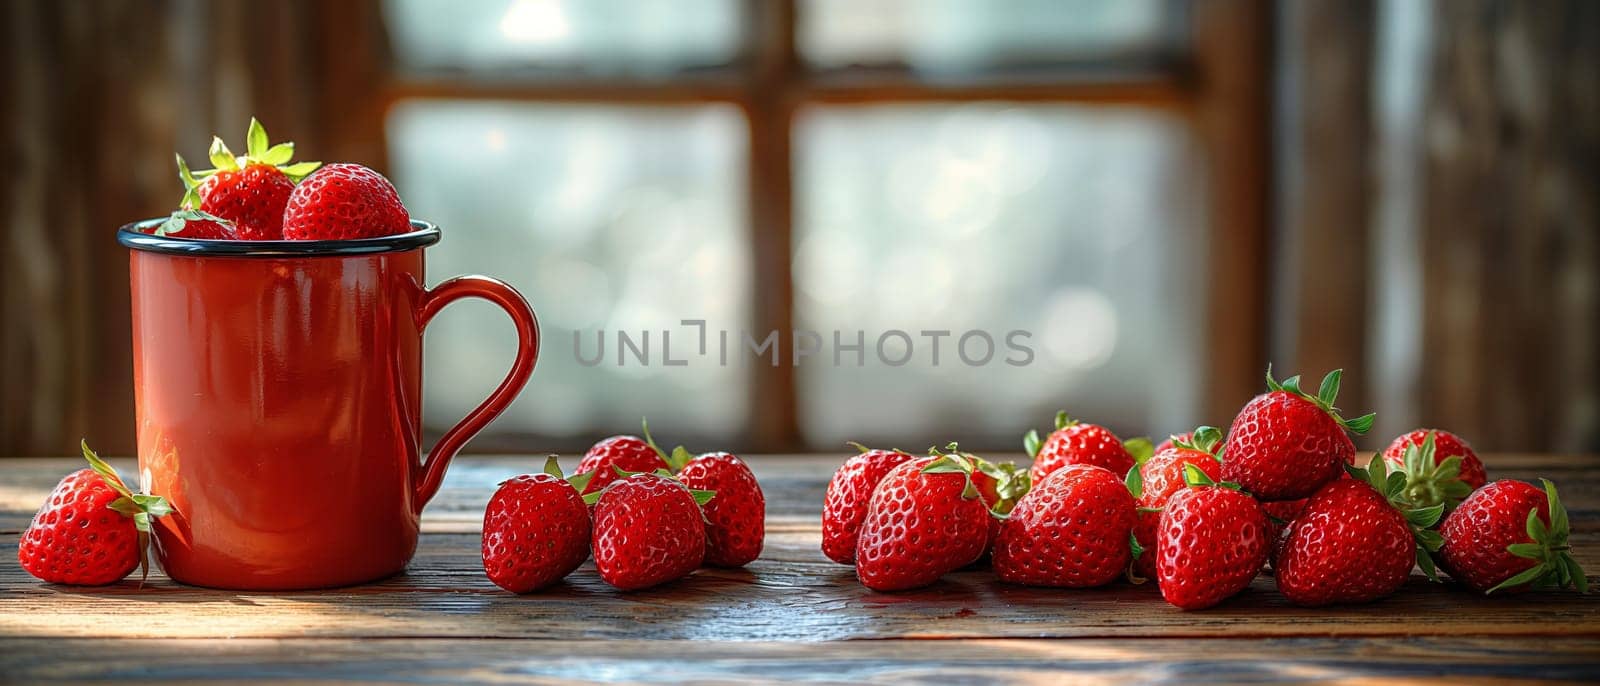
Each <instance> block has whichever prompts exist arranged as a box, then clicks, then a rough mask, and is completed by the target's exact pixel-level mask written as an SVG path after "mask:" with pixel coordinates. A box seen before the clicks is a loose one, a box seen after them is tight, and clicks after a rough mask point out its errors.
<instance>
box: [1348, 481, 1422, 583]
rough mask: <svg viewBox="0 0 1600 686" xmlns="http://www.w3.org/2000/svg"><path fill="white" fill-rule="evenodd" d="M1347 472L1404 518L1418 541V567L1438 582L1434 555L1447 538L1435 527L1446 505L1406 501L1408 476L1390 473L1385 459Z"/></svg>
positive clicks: (1413, 537)
mask: <svg viewBox="0 0 1600 686" xmlns="http://www.w3.org/2000/svg"><path fill="white" fill-rule="evenodd" d="M1430 459H1431V458H1430ZM1345 471H1346V472H1348V473H1349V474H1350V476H1351V477H1352V478H1354V479H1355V480H1357V481H1360V482H1362V483H1365V484H1367V485H1368V486H1371V487H1372V488H1373V489H1374V490H1376V491H1377V492H1378V494H1379V495H1382V496H1383V497H1384V499H1385V500H1387V501H1389V504H1390V505H1393V506H1394V508H1395V509H1397V510H1399V511H1400V514H1402V515H1405V518H1406V527H1407V528H1409V529H1411V537H1412V539H1414V540H1415V541H1416V554H1417V566H1418V567H1421V568H1422V573H1424V574H1427V575H1428V578H1429V579H1432V580H1434V581H1438V580H1439V572H1438V569H1437V568H1436V567H1435V566H1434V564H1433V553H1436V552H1438V551H1439V546H1441V545H1443V544H1444V537H1442V536H1440V535H1439V532H1437V531H1434V530H1433V527H1434V525H1436V524H1438V523H1439V518H1440V517H1442V516H1444V504H1443V503H1435V504H1433V505H1429V506H1422V505H1419V504H1416V503H1414V502H1412V501H1411V500H1410V499H1409V498H1407V497H1406V475H1405V473H1404V472H1400V471H1390V470H1389V464H1388V463H1387V462H1385V461H1384V459H1383V456H1382V455H1378V454H1374V455H1373V456H1372V459H1371V460H1370V461H1368V462H1367V466H1366V467H1357V466H1355V465H1345Z"/></svg>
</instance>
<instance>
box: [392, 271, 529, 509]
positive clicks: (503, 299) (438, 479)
mask: <svg viewBox="0 0 1600 686" xmlns="http://www.w3.org/2000/svg"><path fill="white" fill-rule="evenodd" d="M462 298H482V299H484V300H487V301H489V302H492V303H494V304H496V305H499V306H500V309H502V310H505V311H506V314H507V315H510V316H511V321H512V323H514V324H516V325H517V359H516V361H515V362H514V363H513V364H512V365H511V371H510V372H508V373H507V374H506V378H505V379H504V380H503V381H501V382H500V386H499V387H498V388H496V389H494V393H491V394H490V395H489V398H488V399H487V400H484V401H483V402H482V403H479V404H478V406H477V407H476V408H473V410H472V411H471V412H468V413H467V416H466V417H465V418H464V419H462V420H461V421H460V422H458V423H457V424H456V425H455V426H452V427H450V430H449V431H446V432H444V435H443V436H440V437H439V442H438V443H436V444H434V446H433V450H431V451H429V452H428V458H427V460H425V461H424V462H423V463H422V469H421V470H420V474H421V477H422V478H421V479H420V480H418V481H417V482H416V484H415V486H414V488H415V492H414V494H413V497H412V500H411V509H412V511H413V512H414V513H415V514H421V513H422V508H423V506H425V505H427V504H428V501H429V500H431V499H433V495H434V494H435V493H438V492H439V484H441V483H442V482H443V481H444V470H445V468H447V467H449V466H450V458H452V457H455V455H456V452H457V451H459V450H461V446H463V445H466V443H467V441H469V440H471V439H472V437H473V436H475V435H477V433H478V432H479V431H482V430H483V427H485V426H487V425H488V424H489V422H491V421H494V418H495V417H497V416H499V415H500V413H501V412H503V411H505V409H506V406H508V405H510V404H511V401H512V400H515V399H516V398H517V394H518V393H521V392H522V387H523V386H526V385H527V384H528V376H529V375H531V374H533V365H534V364H535V363H536V362H538V360H539V318H538V317H536V316H535V315H534V314H533V308H531V307H529V306H528V301H527V300H526V299H524V298H523V297H522V294H521V293H518V292H517V289H515V288H512V287H511V286H510V285H509V284H507V283H506V282H504V281H501V280H499V279H492V278H489V277H487V276H458V277H456V278H453V279H450V280H448V281H445V282H444V283H441V284H439V285H438V286H435V287H433V289H431V290H429V291H427V292H426V293H424V294H423V296H422V300H421V302H420V303H418V310H417V317H418V328H426V327H427V326H428V322H429V321H432V320H433V316H434V315H436V314H438V313H439V311H440V310H442V309H444V308H445V306H446V305H449V304H450V303H453V302H455V301H457V300H460V299H462Z"/></svg>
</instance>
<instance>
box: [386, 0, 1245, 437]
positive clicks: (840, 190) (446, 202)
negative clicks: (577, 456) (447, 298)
mask: <svg viewBox="0 0 1600 686" xmlns="http://www.w3.org/2000/svg"><path fill="white" fill-rule="evenodd" d="M385 14H386V17H387V19H388V23H389V28H390V32H391V38H392V42H393V44H394V50H395V54H396V56H397V63H398V67H397V70H398V71H397V74H396V76H395V79H394V80H393V84H392V86H391V87H390V90H391V97H390V105H389V109H388V116H387V131H386V133H387V136H388V140H389V150H390V167H391V171H392V176H393V177H394V179H395V181H396V183H397V185H398V186H399V187H400V190H401V192H402V194H403V195H404V197H406V199H407V202H408V204H409V205H410V206H411V209H412V210H413V212H414V213H415V214H416V215H418V216H420V217H425V218H428V219H430V220H433V221H436V222H438V223H440V224H441V225H442V226H444V227H445V229H446V239H445V241H444V242H443V243H442V244H441V245H440V246H438V247H437V248H435V249H434V250H433V252H432V253H430V255H431V260H432V263H431V265H430V273H431V274H432V275H433V276H434V278H442V277H444V276H448V275H451V274H455V273H463V272H469V271H472V272H483V273H489V274H493V275H496V276H499V277H501V278H505V279H506V280H508V281H510V282H512V283H513V284H514V285H516V286H517V287H519V288H520V289H522V290H523V292H524V293H525V294H527V295H528V297H529V300H530V301H531V302H532V303H533V304H534V306H535V308H536V309H538V311H539V313H540V315H541V318H542V320H543V333H544V336H545V341H546V349H545V352H544V355H543V356H542V358H541V360H540V363H539V368H538V371H537V373H536V374H535V377H534V381H533V383H532V384H531V385H530V387H529V391H528V392H527V393H525V394H524V395H523V397H522V398H521V399H520V400H519V401H518V402H517V403H516V404H515V405H513V407H512V410H511V411H510V412H508V414H507V415H506V416H505V417H503V418H502V419H501V420H499V421H498V422H497V424H496V425H495V427H494V428H492V429H491V431H492V432H496V433H497V434H499V435H501V436H502V437H506V436H509V437H510V441H512V442H514V441H516V440H517V437H519V436H521V437H524V438H526V437H539V438H540V440H541V441H542V442H541V445H547V444H548V445H567V444H570V445H577V444H579V443H581V442H582V441H584V440H587V439H589V438H592V437H594V436H597V435H602V434H607V433H614V432H616V431H619V430H627V429H630V428H631V427H633V426H635V424H636V422H637V420H638V417H639V416H640V415H645V414H648V415H650V418H651V420H652V423H653V424H654V425H656V426H658V427H671V429H670V433H671V434H672V435H673V436H674V437H675V438H676V437H684V438H686V439H694V438H702V437H705V438H709V437H717V438H719V439H720V441H721V443H722V444H724V445H727V444H729V442H730V441H740V440H741V439H742V443H740V445H741V446H742V447H748V448H757V449H769V450H771V449H798V448H801V447H804V446H832V445H837V444H838V443H839V442H840V441H842V440H845V439H858V440H864V441H879V442H887V443H893V444H896V445H901V447H905V448H908V449H909V448H916V449H920V448H922V447H925V446H924V445H920V444H918V443H916V441H923V442H927V441H935V440H938V441H943V440H948V439H949V438H954V437H961V438H963V440H967V441H969V442H971V443H975V444H976V445H978V446H979V447H985V446H987V447H995V446H1001V447H1013V446H1012V443H1014V442H1015V440H1016V436H1017V435H1019V434H1020V433H1021V431H1022V430H1023V429H1025V428H1026V427H1028V426H1031V425H1043V424H1044V423H1045V422H1046V421H1047V420H1048V417H1049V416H1050V415H1051V414H1053V412H1054V411H1055V410H1056V409H1058V408H1062V407H1065V408H1068V409H1069V410H1073V411H1074V412H1076V413H1080V414H1083V415H1085V416H1089V417H1094V418H1096V419H1098V420H1101V421H1104V422H1106V423H1109V424H1111V425H1112V426H1113V427H1114V428H1116V429H1118V430H1119V431H1122V432H1124V433H1128V434H1135V433H1159V432H1167V431H1173V430H1177V429H1179V428H1182V427H1185V426H1192V425H1193V424H1194V423H1197V422H1199V421H1201V420H1202V419H1203V418H1204V414H1205V412H1206V410H1207V409H1208V407H1209V406H1210V405H1209V403H1210V402H1211V401H1212V398H1211V397H1210V396H1209V395H1207V394H1206V392H1204V391H1202V390H1198V389H1201V388H1203V387H1204V384H1203V383H1176V382H1172V381H1170V380H1171V379H1203V378H1204V371H1203V370H1204V369H1205V368H1206V367H1207V365H1208V364H1212V363H1213V362H1214V359H1213V358H1215V357H1216V353H1217V350H1218V347H1217V346H1218V342H1217V341H1218V338H1217V334H1215V333H1213V332H1212V331H1211V330H1210V328H1209V327H1208V323H1214V322H1211V321H1210V320H1211V319H1212V318H1213V317H1214V315H1215V312H1216V309H1215V308H1216V304H1215V303H1216V302H1217V301H1218V300H1219V299H1221V298H1224V297H1231V296H1232V295H1234V294H1236V293H1237V292H1239V288H1240V287H1239V286H1238V285H1237V284H1233V282H1229V281H1227V280H1222V282H1221V283H1222V285H1221V286H1217V287H1216V288H1222V289H1224V290H1227V289H1232V290H1229V291H1228V292H1224V293H1219V292H1217V291H1216V290H1215V289H1214V288H1213V283H1214V282H1215V281H1216V280H1215V279H1213V278H1211V276H1212V273H1213V271H1212V269H1211V268H1210V267H1209V266H1208V265H1209V264H1210V260H1209V257H1208V256H1207V255H1206V250H1207V249H1208V245H1210V244H1211V243H1212V242H1213V241H1214V239H1215V238H1216V232H1217V230H1218V226H1217V224H1218V222H1219V218H1221V217H1225V216H1226V215H1225V212H1226V211H1228V208H1230V207H1236V206H1237V205H1238V203H1237V202H1236V201H1235V200H1234V199H1230V198H1229V197H1226V196H1219V191H1218V186H1219V184H1211V183H1208V182H1207V179H1208V177H1209V176H1210V175H1212V174H1214V171H1213V170H1214V169H1215V166H1214V164H1209V163H1208V162H1207V160H1208V156H1207V149H1208V146H1209V145H1214V140H1215V139H1214V137H1213V135H1212V134H1211V133H1209V132H1208V131H1207V129H1206V127H1205V125H1203V124H1202V120H1204V118H1205V116H1206V115H1205V113H1206V112H1208V111H1210V110H1208V106H1207V104H1206V102H1205V98H1207V97H1212V96H1210V95H1207V94H1206V93H1204V92H1203V91H1202V89H1198V88H1196V87H1194V84H1193V79H1192V78H1191V77H1192V76H1193V72H1194V70H1195V69H1196V68H1198V67H1196V64H1198V62H1199V61H1198V60H1196V59H1194V55H1193V53H1194V51H1195V50H1196V49H1195V48H1194V47H1192V45H1193V44H1194V42H1193V41H1192V40H1191V36H1190V31H1191V27H1192V24H1193V21H1192V18H1191V17H1190V16H1189V12H1188V11H1187V10H1186V8H1185V7H1183V6H1182V5H1180V4H1179V3H1175V2H1171V1H1168V0H1135V1H1114V0H1049V1H1046V0H1007V1H984V0H930V1H928V2H909V1H906V0H799V1H797V2H788V1H781V2H747V3H737V2H734V1H733V0H693V1H689V2H683V1H678V2H667V1H665V0H632V1H629V0H603V1H598V2H595V1H585V2H577V1H570V0H473V1H472V2H461V3H448V4H446V3H434V2H428V1H426V0H389V1H388V2H387V4H386V5H385ZM787 46H793V47H792V49H791V48H789V47H787ZM1235 182H1237V183H1240V184H1244V183H1256V184H1259V183H1260V179H1259V178H1256V179H1253V180H1252V179H1251V178H1250V173H1249V171H1248V169H1245V170H1242V171H1241V178H1240V179H1237V180H1231V181H1230V182H1229V183H1228V184H1220V186H1222V187H1229V186H1232V184H1233V183H1235ZM1246 223H1248V222H1246ZM1225 230H1231V229H1225ZM1247 234H1248V232H1246V235H1247ZM1229 284H1233V285H1229ZM1247 295H1249V293H1247ZM1256 295H1259V294H1256ZM682 319H704V320H706V321H707V327H708V329H710V332H711V334H710V335H711V336H712V338H713V340H714V338H715V336H716V332H717V330H728V331H729V333H730V334H731V337H732V343H731V345H732V348H731V349H730V350H729V354H730V356H731V358H732V360H731V363H730V364H726V365H723V364H718V363H717V361H716V360H715V359H713V358H715V357H716V356H717V355H716V351H715V350H712V351H711V353H710V355H709V356H707V357H698V356H697V355H695V353H697V352H698V351H696V350H693V348H694V347H695V345H696V343H697V341H696V340H695V334H696V331H695V330H694V329H693V328H687V329H686V328H685V327H683V326H681V325H680V322H679V320H682ZM769 328H770V329H778V330H780V331H781V336H780V339H779V340H780V341H781V345H782V346H784V348H785V349H784V351H783V353H782V357H781V358H780V360H781V362H782V364H778V365H775V366H774V365H771V364H768V363H767V358H765V357H757V356H755V355H753V354H752V353H751V352H750V351H749V350H748V349H746V348H741V347H740V346H741V345H742V342H741V341H740V334H741V333H743V332H746V331H749V332H754V333H755V334H757V335H756V337H755V338H757V339H758V338H759V336H760V335H761V334H764V333H766V330H767V329H769ZM664 330H665V331H670V332H671V336H672V337H673V338H672V340H671V343H672V347H673V353H672V357H674V358H677V357H680V351H682V353H683V354H690V356H691V357H692V358H697V359H691V360H690V362H691V363H690V364H688V365H686V366H682V367H669V366H663V365H662V364H661V361H662V359H663V358H662V355H661V353H660V349H659V346H661V344H662V336H661V332H662V331H664ZM945 330H948V331H950V334H949V335H948V337H947V338H944V339H939V338H938V335H937V333H934V334H931V336H932V338H930V337H929V335H924V332H940V331H945ZM1019 330H1020V331H1026V332H1028V335H1027V336H1023V337H1022V338H1020V339H1015V340H1016V341H1017V342H1020V343H1021V344H1022V347H1025V348H1027V349H1028V355H1027V356H1028V358H1029V363H1028V364H1027V365H1025V366H1016V365H1013V364H1008V363H1007V362H1006V359H1007V357H1008V356H1009V357H1011V358H1012V359H1019V358H1020V357H1022V355H1021V354H1020V353H1018V352H1016V351H1015V350H1014V349H1012V348H1009V347H1008V342H1012V341H1008V338H1007V336H1008V334H1011V333H1012V332H1015V331H1019ZM431 331H432V337H431V342H430V344H429V346H428V349H427V374H428V379H427V381H426V385H425V389H426V394H427V395H426V407H427V414H426V417H425V421H426V423H427V424H428V426H429V427H430V428H432V429H438V428H442V427H444V426H447V425H448V424H450V423H451V422H453V421H454V420H455V419H456V418H457V417H459V416H461V415H462V414H463V413H465V412H466V411H467V410H468V409H469V408H470V407H471V406H472V405H473V404H474V403H476V402H477V401H478V400H479V399H480V396H481V395H482V394H483V393H484V392H486V390H487V389H488V388H490V387H491V386H492V385H493V384H494V383H495V382H496V381H497V380H498V378H499V375H500V374H501V373H502V371H503V369H502V363H503V362H504V361H506V360H509V358H510V356H511V350H510V347H509V346H510V345H511V337H510V334H509V332H510V325H509V323H507V322H504V321H502V320H501V316H500V315H499V313H498V312H496V311H494V310H493V308H491V307H489V306H477V305H463V306H459V307H458V308H452V309H450V310H446V312H445V313H444V314H443V315H441V318H440V323H439V324H438V325H437V326H436V327H434V328H433V329H431ZM619 331H620V332H625V333H626V334H627V335H628V336H629V337H630V338H632V339H633V342H634V343H637V341H638V340H639V339H641V338H643V337H644V336H645V334H646V332H649V335H650V336H651V338H652V340H651V341H650V344H651V345H653V346H656V348H655V349H653V350H651V351H650V353H649V354H650V358H651V363H649V364H638V363H637V360H636V359H634V358H633V357H632V356H628V357H627V358H626V359H624V360H623V361H622V363H620V364H619V361H618V357H617V355H619V354H620V353H621V352H623V351H622V350H621V349H620V346H619V343H620V342H619V341H618V338H617V336H618V332H619ZM891 331H903V332H905V333H906V334H907V336H908V341H906V342H909V343H910V344H911V345H912V347H913V349H914V351H915V352H913V353H912V358H911V359H912V360H913V362H911V363H907V364H903V365H899V364H895V362H896V360H897V358H898V357H899V356H900V355H901V354H903V353H905V352H906V351H905V350H904V349H903V346H902V345H901V343H902V341H901V340H900V339H898V338H892V337H891V339H892V340H890V341H889V343H890V345H889V346H888V348H887V349H885V350H884V351H881V352H883V353H887V355H886V356H885V355H883V354H880V351H879V350H878V349H877V343H878V342H879V340H878V339H879V337H880V336H881V335H883V334H884V333H885V332H891ZM792 332H793V333H792ZM799 332H816V334H817V339H816V342H817V343H819V344H820V348H819V351H818V352H817V354H815V355H813V356H811V357H808V358H806V359H805V360H804V361H803V362H802V363H800V364H798V365H796V364H791V363H790V361H791V359H792V358H791V357H790V352H791V351H790V350H788V349H787V346H789V345H790V344H791V343H792V342H793V341H794V340H795V338H796V337H799V336H801V333H799ZM835 332H837V333H838V334H839V336H840V342H842V343H844V344H846V346H848V345H853V344H855V343H856V342H857V340H858V338H857V336H858V335H859V336H860V338H859V340H860V341H862V342H864V345H865V350H864V352H863V353H856V352H854V351H853V350H852V349H849V348H847V349H846V350H845V351H844V352H843V353H842V354H840V355H839V364H838V365H837V366H836V365H835V353H836V352H838V351H836V350H835V348H836V346H835V343H836V341H835V340H833V336H834V334H835ZM970 332H978V333H977V334H974V335H973V336H968V337H967V338H966V339H963V335H964V334H968V333H970ZM575 335H576V336H577V339H576V340H577V343H576V350H575V349H574V346H575V339H574V336H575ZM984 338H987V339H989V340H990V341H991V344H990V346H989V347H992V348H993V352H992V354H990V356H989V357H988V359H985V360H984V361H983V363H981V364H977V363H974V361H975V360H978V359H982V358H984V350H985V347H986V346H985V345H984V343H983V340H984ZM601 340H604V343H603V345H604V346H605V347H604V352H605V355H606V357H605V358H603V359H602V360H601V361H600V363H598V364H593V363H592V358H593V356H594V355H595V353H596V352H597V351H598V350H600V348H598V347H597V345H601V343H600V341H601ZM963 341H964V342H963ZM934 343H938V344H941V345H942V350H941V353H942V355H941V358H940V360H939V364H938V365H937V366H935V365H933V364H932V360H931V357H930V354H931V347H930V346H931V345H933V344H934ZM713 347H715V345H713ZM583 358H590V359H589V360H588V361H586V360H585V359H583ZM591 365H592V366H591ZM740 427H744V431H742V432H741V431H739V428H740ZM661 430H662V431H663V432H667V431H669V430H668V429H665V428H663V429H661ZM512 442H505V441H503V442H502V444H504V445H512V444H514V443H512ZM487 444H488V445H491V446H492V445H494V444H495V443H494V441H493V440H492V438H491V440H489V441H487ZM518 445H520V444H518Z"/></svg>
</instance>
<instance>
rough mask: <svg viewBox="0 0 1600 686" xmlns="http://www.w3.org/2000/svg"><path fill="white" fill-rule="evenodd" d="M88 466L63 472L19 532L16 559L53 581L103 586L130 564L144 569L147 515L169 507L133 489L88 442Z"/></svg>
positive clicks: (119, 577)
mask: <svg viewBox="0 0 1600 686" xmlns="http://www.w3.org/2000/svg"><path fill="white" fill-rule="evenodd" d="M81 447H82V448H83V457H84V459H85V460H88V461H89V468H88V469H80V470H78V471H76V472H73V473H72V474H69V475H67V477H66V478H65V479H62V480H61V483H58V484H56V487H55V490H53V491H51V492H50V497H48V498H46V499H45V502H44V504H43V505H40V506H39V512H38V513H37V514H35V515H34V516H33V521H32V522H30V523H29V524H28V528H27V529H25V530H24V531H23V532H22V539H21V541H20V542H19V543H18V544H17V560H18V561H19V562H21V563H22V568H23V569H24V570H26V571H27V572H28V573H29V574H32V575H33V576H34V577H36V578H38V579H39V580H40V581H45V582H48V583H52V584H71V585H73V586H104V585H106V584H113V583H116V582H118V581H121V580H122V578H123V577H126V576H127V575H128V573H129V572H132V571H133V570H134V568H144V569H146V570H148V566H147V564H148V563H147V558H146V556H145V549H146V546H147V544H148V542H149V538H150V518H152V517H160V516H162V515H165V514H169V513H170V512H172V508H171V507H170V506H169V505H168V504H167V501H166V499H164V498H162V497H160V496H154V495H149V494H145V493H134V492H132V491H130V490H129V489H128V486H127V485H126V484H124V483H123V482H122V479H121V477H118V476H117V471H116V470H115V469H112V468H111V465H109V464H106V463H105V461H104V460H101V459H100V456H99V455H96V454H95V453H94V451H93V450H90V449H89V444H88V443H87V442H85V443H83V444H82V446H81Z"/></svg>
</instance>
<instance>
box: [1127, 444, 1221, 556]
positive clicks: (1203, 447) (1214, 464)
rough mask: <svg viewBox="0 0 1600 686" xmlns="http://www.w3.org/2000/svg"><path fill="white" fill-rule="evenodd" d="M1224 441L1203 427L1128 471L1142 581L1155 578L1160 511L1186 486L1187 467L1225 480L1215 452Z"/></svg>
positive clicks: (1215, 479) (1215, 478)
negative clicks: (1139, 551)
mask: <svg viewBox="0 0 1600 686" xmlns="http://www.w3.org/2000/svg"><path fill="white" fill-rule="evenodd" d="M1221 441H1222V432H1221V431H1220V430H1218V429H1217V428H1216V427H1211V426H1202V427H1200V428H1198V429H1196V430H1194V431H1193V432H1190V433H1186V434H1182V435H1179V436H1174V437H1173V445H1172V446H1171V447H1168V448H1166V449H1163V450H1158V451H1156V454H1155V455H1152V456H1151V457H1150V459H1148V460H1145V461H1144V462H1143V463H1142V464H1140V465H1139V468H1138V469H1130V470H1128V476H1127V480H1126V484H1127V487H1128V491H1129V492H1130V493H1132V494H1133V497H1134V498H1135V505H1136V506H1137V507H1138V515H1139V516H1138V520H1137V521H1136V522H1135V524H1134V529H1133V533H1134V538H1135V540H1136V541H1137V542H1138V544H1139V548H1140V550H1141V551H1142V552H1141V553H1140V555H1139V557H1138V559H1137V560H1135V561H1134V562H1135V564H1134V569H1135V570H1136V571H1137V576H1138V577H1140V578H1143V579H1154V578H1155V577H1156V527H1157V526H1158V525H1159V524H1160V523H1161V508H1162V507H1165V506H1166V504H1167V501H1168V500H1169V499H1171V498H1172V495H1173V494H1174V493H1177V492H1178V491H1180V490H1182V489H1183V488H1185V487H1186V486H1187V483H1186V482H1185V481H1184V470H1185V466H1186V465H1194V466H1195V467H1196V468H1198V469H1199V470H1200V471H1201V472H1204V473H1205V475H1206V476H1207V477H1210V478H1211V480H1212V481H1217V480H1220V479H1222V462H1221V460H1218V459H1217V456H1216V453H1215V451H1216V449H1217V446H1218V445H1219V444H1220V443H1221Z"/></svg>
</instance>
